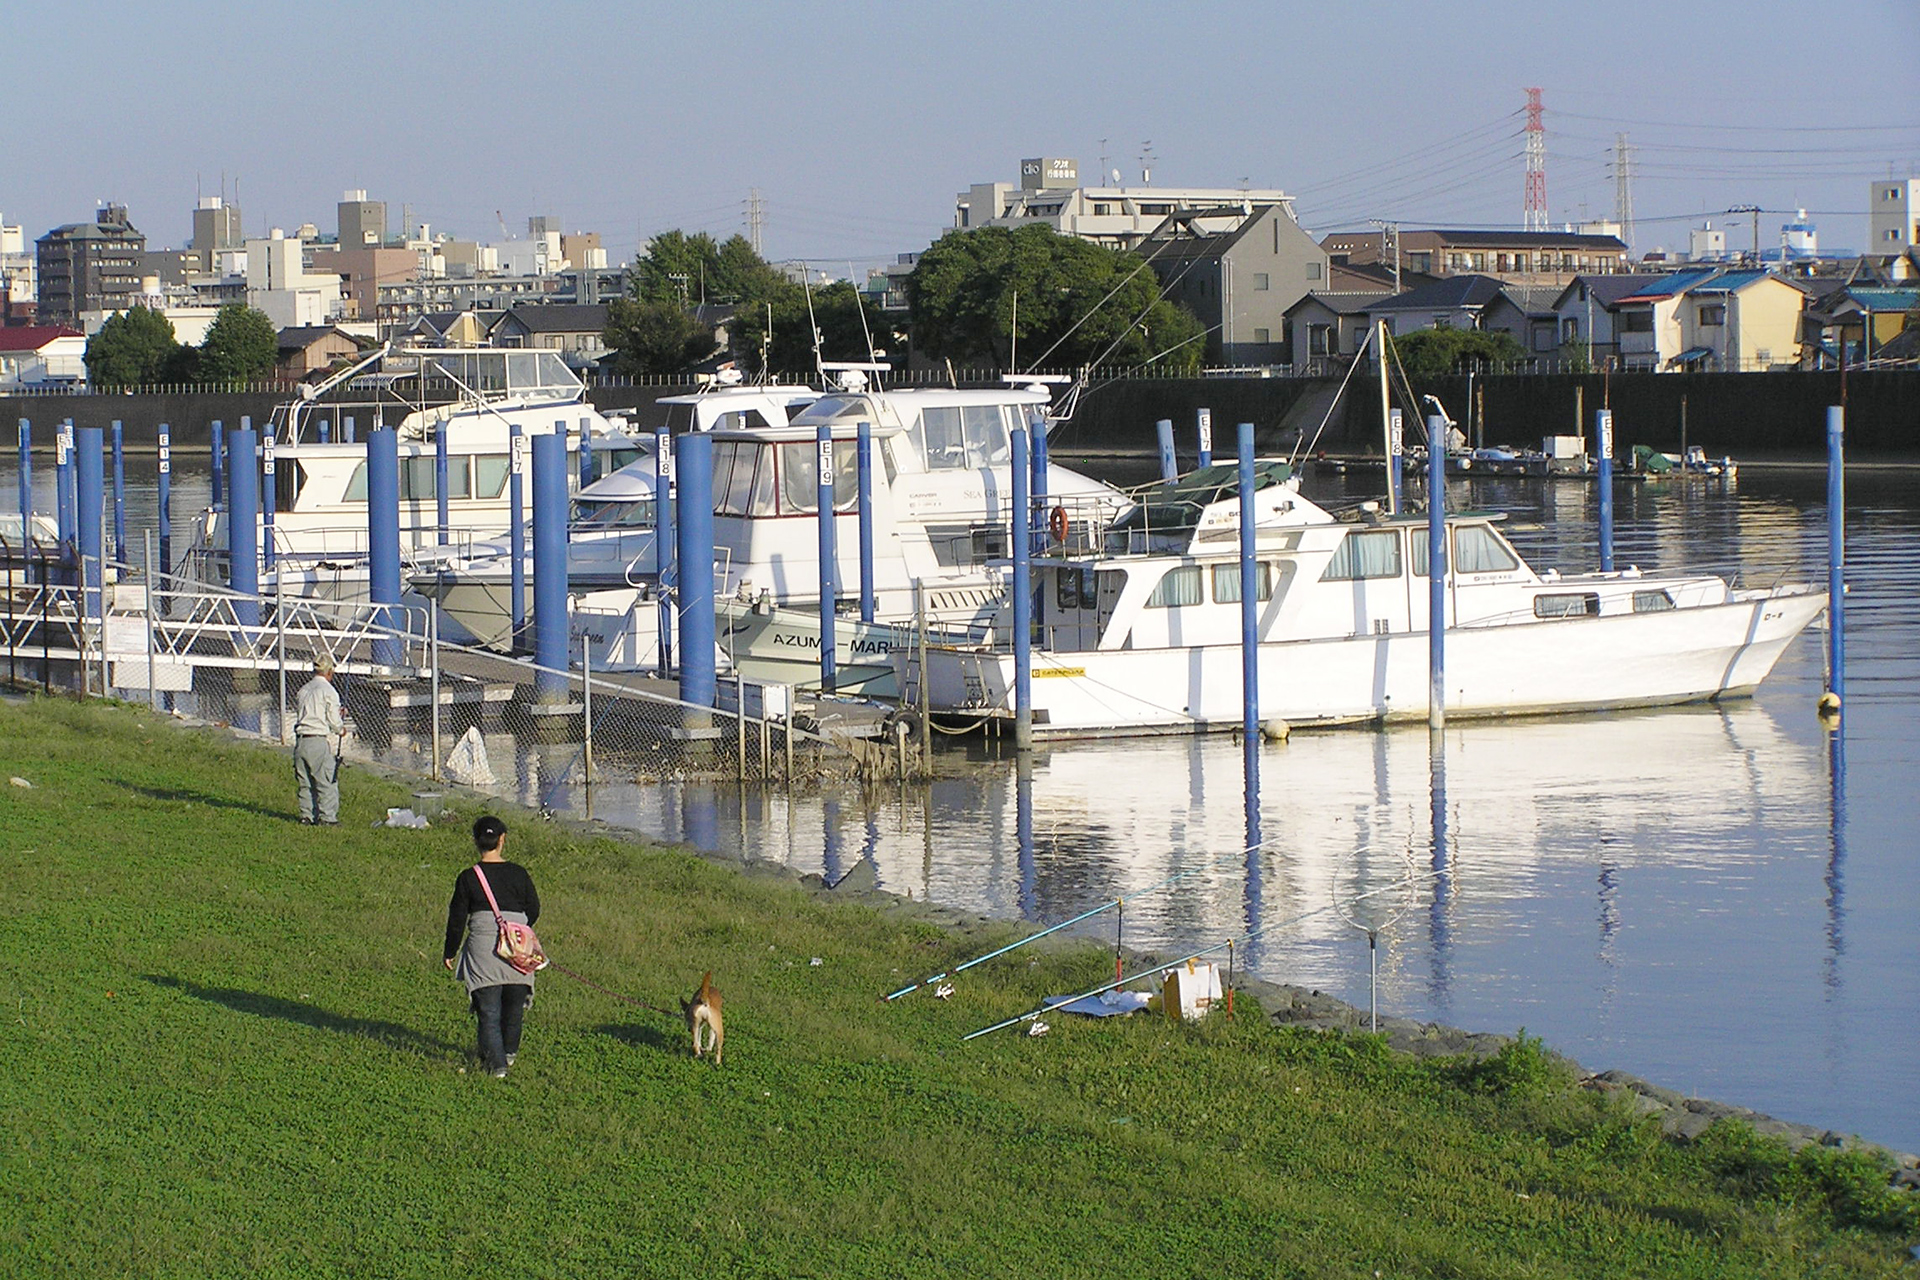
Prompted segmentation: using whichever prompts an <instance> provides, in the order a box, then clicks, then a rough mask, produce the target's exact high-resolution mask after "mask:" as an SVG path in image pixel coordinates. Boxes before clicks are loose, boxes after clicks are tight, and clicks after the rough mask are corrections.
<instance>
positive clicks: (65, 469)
mask: <svg viewBox="0 0 1920 1280" xmlns="http://www.w3.org/2000/svg"><path fill="white" fill-rule="evenodd" d="M53 501H54V519H55V520H56V521H57V522H58V524H59V532H60V546H61V548H62V551H61V554H62V555H65V554H66V551H65V548H66V547H67V546H69V545H70V544H71V543H72V542H73V540H74V538H75V536H76V534H75V532H74V527H73V419H72V418H68V419H67V420H66V421H64V422H62V423H61V424H60V425H59V427H58V428H56V429H55V432H54V437H53Z"/></svg>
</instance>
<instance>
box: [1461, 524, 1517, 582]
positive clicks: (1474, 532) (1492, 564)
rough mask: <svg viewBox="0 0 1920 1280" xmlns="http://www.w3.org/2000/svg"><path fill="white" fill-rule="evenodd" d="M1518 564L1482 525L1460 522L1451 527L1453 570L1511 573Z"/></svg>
mask: <svg viewBox="0 0 1920 1280" xmlns="http://www.w3.org/2000/svg"><path fill="white" fill-rule="evenodd" d="M1519 567H1520V564H1519V562H1518V561H1516V560H1515V559H1514V558H1513V553H1512V552H1510V551H1508V550H1507V549H1506V547H1504V546H1502V545H1501V543H1500V539H1499V538H1498V537H1497V536H1495V534H1494V532H1493V530H1491V529H1489V528H1487V527H1486V526H1485V525H1478V524H1463V525H1460V526H1459V527H1457V528H1456V529H1454V531H1453V571H1454V572H1455V573H1511V572H1512V571H1513V570H1515V569H1518V568H1519Z"/></svg>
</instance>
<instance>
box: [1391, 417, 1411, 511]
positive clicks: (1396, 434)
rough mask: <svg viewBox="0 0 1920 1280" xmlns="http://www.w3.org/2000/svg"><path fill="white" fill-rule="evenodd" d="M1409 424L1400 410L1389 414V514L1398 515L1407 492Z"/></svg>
mask: <svg viewBox="0 0 1920 1280" xmlns="http://www.w3.org/2000/svg"><path fill="white" fill-rule="evenodd" d="M1406 444H1407V422H1406V418H1405V417H1404V416H1402V414H1401V412H1400V410H1398V409H1391V410H1389V411H1388V412H1387V514H1388V515H1398V514H1399V513H1400V504H1401V502H1402V495H1403V494H1404V493H1405V491H1406V475H1405V470H1404V469H1405V459H1404V454H1405V452H1406Z"/></svg>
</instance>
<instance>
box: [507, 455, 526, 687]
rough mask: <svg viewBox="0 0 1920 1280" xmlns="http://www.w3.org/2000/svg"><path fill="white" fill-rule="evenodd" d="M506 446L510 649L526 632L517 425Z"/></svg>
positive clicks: (522, 468)
mask: <svg viewBox="0 0 1920 1280" xmlns="http://www.w3.org/2000/svg"><path fill="white" fill-rule="evenodd" d="M508 444H509V446H510V448H509V450H508V463H507V506H508V508H509V510H508V515H507V538H508V541H510V542H511V543H512V544H513V547H512V550H513V564H512V567H511V568H510V569H509V571H508V573H509V580H510V582H511V588H510V591H509V596H510V602H511V607H512V610H513V631H512V634H510V635H509V636H508V637H507V647H508V648H509V649H512V648H516V647H517V646H518V645H519V644H520V637H521V636H522V635H525V634H526V630H527V479H526V470H527V437H526V434H525V432H523V431H522V430H521V428H520V424H519V423H517V422H516V423H514V424H513V426H512V428H511V429H510V432H509V438H508Z"/></svg>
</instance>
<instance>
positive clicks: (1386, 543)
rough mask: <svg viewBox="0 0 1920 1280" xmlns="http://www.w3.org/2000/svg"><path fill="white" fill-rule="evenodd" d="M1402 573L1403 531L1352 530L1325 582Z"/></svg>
mask: <svg viewBox="0 0 1920 1280" xmlns="http://www.w3.org/2000/svg"><path fill="white" fill-rule="evenodd" d="M1399 576H1400V533H1399V531H1398V530H1396V529H1379V530H1375V531H1372V532H1368V533H1359V532H1355V533H1349V534H1348V535H1347V536H1346V538H1345V540H1344V541H1342V542H1341V543H1340V546H1339V549H1338V550H1336V551H1335V552H1334V553H1333V558H1332V559H1331V560H1329V561H1328V562H1327V570H1326V572H1325V573H1323V574H1321V575H1320V581H1322V582H1351V581H1353V580H1355V579H1358V578H1397V577H1399Z"/></svg>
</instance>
